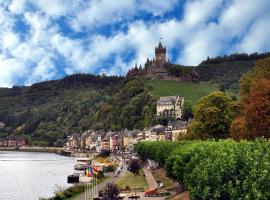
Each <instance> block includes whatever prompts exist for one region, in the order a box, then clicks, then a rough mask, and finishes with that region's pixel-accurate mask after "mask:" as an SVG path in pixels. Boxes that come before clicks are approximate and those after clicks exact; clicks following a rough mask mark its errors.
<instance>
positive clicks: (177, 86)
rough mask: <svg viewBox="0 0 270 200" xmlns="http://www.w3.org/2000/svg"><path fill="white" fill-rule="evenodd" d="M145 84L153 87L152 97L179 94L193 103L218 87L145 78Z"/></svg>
mask: <svg viewBox="0 0 270 200" xmlns="http://www.w3.org/2000/svg"><path fill="white" fill-rule="evenodd" d="M146 84H147V85H149V86H150V87H152V88H153V90H152V91H151V94H152V95H153V96H154V98H159V97H160V96H171V95H180V96H183V97H184V98H185V100H190V101H192V102H193V103H196V102H197V101H198V100H199V99H200V98H201V97H203V96H206V95H207V94H209V93H211V92H212V91H214V90H217V89H218V87H217V86H216V85H214V84H200V83H192V82H178V81H170V80H147V81H146Z"/></svg>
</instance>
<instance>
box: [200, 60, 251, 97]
mask: <svg viewBox="0 0 270 200" xmlns="http://www.w3.org/2000/svg"><path fill="white" fill-rule="evenodd" d="M255 62H256V61H255V60H254V61H231V62H222V63H218V64H200V65H199V66H197V67H196V72H197V73H198V74H199V79H200V81H201V82H211V83H215V84H217V85H218V86H219V88H220V89H221V90H222V91H225V90H230V91H232V92H234V93H237V92H238V90H239V80H240V78H241V76H242V75H243V74H245V73H247V72H248V71H249V70H250V69H252V67H253V66H254V64H255Z"/></svg>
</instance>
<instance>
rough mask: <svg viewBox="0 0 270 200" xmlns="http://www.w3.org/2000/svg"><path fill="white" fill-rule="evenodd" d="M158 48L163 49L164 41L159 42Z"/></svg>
mask: <svg viewBox="0 0 270 200" xmlns="http://www.w3.org/2000/svg"><path fill="white" fill-rule="evenodd" d="M158 49H163V45H162V43H161V42H160V41H159V43H158Z"/></svg>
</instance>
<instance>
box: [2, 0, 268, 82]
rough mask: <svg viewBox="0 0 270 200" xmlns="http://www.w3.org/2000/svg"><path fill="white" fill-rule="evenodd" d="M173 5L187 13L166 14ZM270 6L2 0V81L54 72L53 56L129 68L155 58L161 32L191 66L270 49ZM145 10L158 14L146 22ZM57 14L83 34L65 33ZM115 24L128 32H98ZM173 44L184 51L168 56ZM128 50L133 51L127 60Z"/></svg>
mask: <svg viewBox="0 0 270 200" xmlns="http://www.w3.org/2000/svg"><path fill="white" fill-rule="evenodd" d="M181 3H183V4H184V3H185V4H184V5H182V6H179V4H181ZM176 6H177V9H180V8H181V7H183V9H184V10H183V11H181V10H177V11H175V12H182V14H181V15H179V16H183V17H182V18H175V17H170V18H167V19H166V18H163V17H164V16H166V15H164V14H165V13H167V12H170V11H171V10H175V8H176ZM268 10H270V3H269V1H268V0H258V1H253V0H246V1H245V2H244V3H243V1H241V0H230V1H225V0H193V1H186V2H184V1H180V0H171V1H163V0H159V1H154V0H147V1H143V0H114V1H111V0H91V1H84V0H76V1H72V2H69V3H66V0H54V1H51V0H38V1H36V0H9V1H8V0H7V1H1V0H0V27H1V29H0V70H1V73H0V86H11V85H12V84H14V83H17V82H18V81H17V80H24V81H25V83H26V84H31V83H32V82H35V81H41V80H48V79H51V78H54V77H57V73H58V70H60V69H59V67H57V66H56V64H55V61H56V60H57V59H60V58H61V59H63V60H61V61H60V62H62V64H63V65H64V66H66V67H64V69H61V71H62V70H63V71H65V72H66V73H75V72H101V73H106V74H124V73H125V72H126V71H127V70H128V68H130V67H132V66H133V65H134V64H135V63H136V62H137V63H138V64H144V62H145V61H146V58H147V57H149V58H152V57H153V56H154V47H155V45H157V43H158V41H159V38H160V37H163V43H164V44H165V45H166V47H167V49H168V54H169V55H168V57H169V58H172V57H177V58H176V60H174V62H178V63H180V64H186V65H196V64H198V63H200V62H201V61H202V60H203V59H205V58H206V57H207V56H212V57H213V56H217V55H222V54H224V53H232V52H235V51H246V52H250V53H251V52H253V51H258V52H263V51H269V50H270V43H269V36H270V29H268V23H269V21H270V16H269V14H267V13H268ZM142 12H143V13H144V14H145V12H146V13H147V14H149V13H150V15H151V14H152V15H154V16H157V15H158V16H159V17H154V20H153V19H151V20H152V21H151V20H150V21H147V22H146V21H143V18H141V16H140V15H141V14H142ZM18 14H20V15H19V16H18ZM17 17H20V20H21V21H24V22H25V23H26V24H27V25H28V28H29V30H27V32H25V33H24V34H21V33H20V32H16V31H15V29H14V27H15V25H16V20H17V19H18V18H17ZM60 17H64V20H65V22H66V23H67V24H66V25H69V26H70V27H69V28H73V29H74V30H75V32H73V33H74V34H76V33H79V32H80V31H81V32H82V33H83V36H82V37H79V38H75V37H72V36H71V35H72V34H73V33H72V34H70V33H67V32H65V31H64V32H63V31H62V30H61V27H60V25H59V21H57V20H58V19H59V18H60ZM134 18H136V20H134ZM137 18H138V19H137ZM116 22H119V23H120V24H121V25H124V26H125V27H126V29H125V31H122V30H121V29H119V30H115V29H114V31H113V32H111V33H109V34H108V33H107V34H106V36H105V35H104V34H101V33H99V32H96V30H97V29H99V28H100V27H102V26H103V25H111V26H113V25H114V24H115V23H116ZM76 31H78V32H76ZM79 34H80V33H79ZM236 41H237V43H236ZM173 48H177V49H180V52H179V55H174V56H172V55H170V53H171V52H172V51H171V50H172V49H173ZM129 52H134V53H135V55H134V56H133V57H129V59H126V57H127V54H128V53H129ZM59 55H60V56H61V57H59ZM108 62H110V63H108ZM104 63H108V64H106V65H104ZM16 69H17V70H18V71H22V73H16V72H17V71H16Z"/></svg>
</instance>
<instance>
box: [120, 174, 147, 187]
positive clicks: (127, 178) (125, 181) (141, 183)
mask: <svg viewBox="0 0 270 200" xmlns="http://www.w3.org/2000/svg"><path fill="white" fill-rule="evenodd" d="M116 184H117V185H118V187H120V188H123V189H125V188H126V187H127V186H128V187H129V188H130V189H131V190H134V189H146V188H147V187H148V185H147V183H146V180H145V178H144V173H143V171H142V170H140V172H139V176H138V175H136V176H135V178H134V175H133V174H132V173H130V172H127V173H126V174H125V175H124V176H123V177H121V178H120V179H119V180H118V181H117V182H116Z"/></svg>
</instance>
